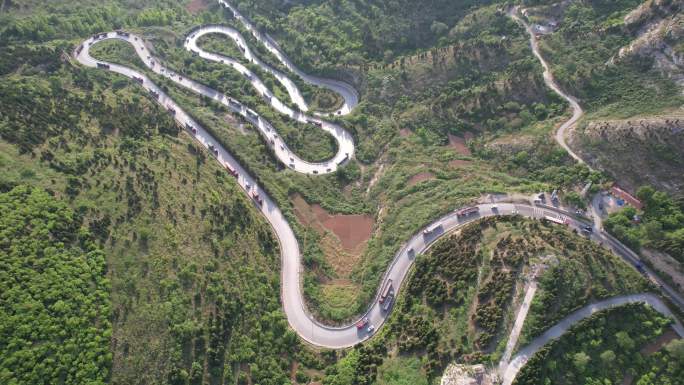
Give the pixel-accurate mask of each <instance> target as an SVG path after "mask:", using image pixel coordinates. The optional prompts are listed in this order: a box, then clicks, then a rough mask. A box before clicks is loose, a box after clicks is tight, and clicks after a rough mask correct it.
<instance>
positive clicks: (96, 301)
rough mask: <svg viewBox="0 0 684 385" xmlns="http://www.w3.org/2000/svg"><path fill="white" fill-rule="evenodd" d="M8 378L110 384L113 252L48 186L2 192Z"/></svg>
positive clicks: (3, 357)
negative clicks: (108, 257) (109, 259)
mask: <svg viewBox="0 0 684 385" xmlns="http://www.w3.org/2000/svg"><path fill="white" fill-rule="evenodd" d="M0 211H1V212H2V217H0V239H1V240H0V282H1V284H0V292H2V295H0V381H1V382H2V383H3V384H40V383H45V384H47V383H51V384H63V383H84V382H88V383H89V384H93V385H98V384H105V383H106V382H107V380H108V379H109V376H110V369H111V365H112V354H111V353H110V352H109V338H111V335H112V328H111V324H110V322H109V319H110V318H111V304H110V298H109V289H110V287H109V281H108V280H107V279H106V277H105V275H106V271H107V268H106V264H105V256H104V253H103V252H102V250H100V248H99V247H98V246H97V244H96V243H95V242H93V237H92V235H91V234H90V233H89V232H88V231H87V230H86V229H85V228H82V227H81V224H82V223H81V216H80V215H78V214H76V213H75V212H74V211H73V210H72V209H71V208H70V207H68V206H67V205H66V204H65V203H64V202H60V201H58V200H57V199H55V198H53V197H51V196H50V195H48V194H47V192H45V191H44V190H41V189H32V188H30V187H27V186H18V187H16V188H14V189H12V190H11V191H9V192H3V193H0Z"/></svg>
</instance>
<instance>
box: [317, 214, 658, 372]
mask: <svg viewBox="0 0 684 385" xmlns="http://www.w3.org/2000/svg"><path fill="white" fill-rule="evenodd" d="M530 280H538V281H539V282H540V289H539V291H538V293H537V294H536V296H535V300H534V303H533V305H532V308H531V310H530V314H529V315H528V317H527V320H526V323H525V329H524V335H523V340H521V341H520V342H519V343H520V346H523V345H524V344H525V341H527V340H529V339H531V338H533V337H535V336H537V335H539V334H540V333H541V331H543V330H546V328H548V327H549V326H550V325H552V324H554V323H555V322H556V321H557V320H559V319H561V318H563V317H564V316H566V315H568V314H569V313H571V312H572V311H573V310H575V309H577V308H580V307H582V306H584V305H585V304H587V303H590V302H593V301H596V300H598V299H601V298H608V297H611V296H615V295H617V294H624V293H634V292H641V291H643V290H649V289H647V284H646V282H645V281H644V280H643V279H642V278H640V277H639V276H638V274H636V272H634V271H633V270H632V269H630V268H629V267H628V266H627V265H625V264H624V262H622V261H621V260H619V259H616V258H615V257H614V256H612V255H610V254H608V253H606V252H605V250H603V249H602V248H600V247H597V246H595V245H593V244H591V243H590V242H588V241H587V240H585V239H583V238H581V237H580V236H578V235H575V234H572V233H571V232H569V231H567V230H565V229H563V228H562V227H559V226H556V225H553V224H550V223H538V222H534V221H529V220H525V219H522V218H520V217H510V218H501V219H490V218H488V219H483V220H480V221H479V222H476V223H473V224H470V225H468V226H466V227H465V228H463V229H462V230H460V231H459V232H456V233H454V234H451V235H449V236H447V237H446V238H445V239H442V240H440V241H438V242H437V243H436V244H435V245H434V246H432V247H431V248H430V251H429V252H428V253H427V254H426V255H424V256H422V257H421V259H419V260H418V261H417V263H416V267H415V269H414V271H413V272H412V274H411V277H410V278H409V281H408V282H407V284H406V287H405V288H404V289H403V290H402V292H401V295H400V297H399V299H398V303H397V305H396V306H395V309H394V311H393V313H392V316H391V318H390V321H389V324H388V325H387V327H386V329H385V330H383V332H382V334H381V337H380V338H379V339H377V340H373V341H371V342H370V343H369V344H367V346H363V347H360V348H357V349H354V350H353V351H351V352H350V353H349V355H347V356H346V357H345V358H344V359H343V360H342V361H340V363H338V365H337V367H336V368H335V371H333V374H334V377H333V378H331V379H330V381H331V382H328V383H330V384H336V383H338V382H335V379H336V378H340V377H342V376H343V374H342V373H343V370H344V369H343V368H344V367H346V366H347V365H350V366H351V367H352V368H353V372H354V373H355V375H354V376H353V380H352V381H350V383H359V384H373V383H379V384H385V383H387V384H398V383H400V382H398V381H397V382H395V381H396V380H397V379H398V378H412V377H411V376H412V373H415V371H419V372H420V373H421V375H424V376H426V377H427V380H428V382H427V383H433V382H434V380H435V379H438V378H439V377H440V376H441V374H442V371H443V370H444V368H445V367H446V365H447V364H449V363H451V362H457V363H461V364H478V363H481V364H485V365H486V366H491V365H495V364H496V363H497V362H498V360H499V359H500V358H501V355H502V354H503V351H504V348H505V347H506V342H507V339H508V335H509V333H510V329H511V327H512V323H513V320H514V318H515V312H516V311H517V310H516V309H517V307H518V306H519V304H520V302H521V299H522V296H523V294H524V292H525V287H526V284H527V282H529V281H530ZM560 288H563V289H560ZM407 367H411V368H412V369H411V370H406V368H407ZM402 368H404V369H402ZM339 383H345V382H339Z"/></svg>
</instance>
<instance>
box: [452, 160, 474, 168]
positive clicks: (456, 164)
mask: <svg viewBox="0 0 684 385" xmlns="http://www.w3.org/2000/svg"><path fill="white" fill-rule="evenodd" d="M470 163H471V162H470V161H469V160H463V159H454V160H452V161H451V162H449V166H451V167H461V166H467V165H469V164H470Z"/></svg>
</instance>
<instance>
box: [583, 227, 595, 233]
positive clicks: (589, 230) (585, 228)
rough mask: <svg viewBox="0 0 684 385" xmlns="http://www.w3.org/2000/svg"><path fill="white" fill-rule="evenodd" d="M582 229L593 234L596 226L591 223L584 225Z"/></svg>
mask: <svg viewBox="0 0 684 385" xmlns="http://www.w3.org/2000/svg"><path fill="white" fill-rule="evenodd" d="M582 231H584V232H585V233H587V234H591V233H593V232H594V228H593V227H591V226H589V225H582Z"/></svg>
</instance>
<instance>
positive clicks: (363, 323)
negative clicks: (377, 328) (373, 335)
mask: <svg viewBox="0 0 684 385" xmlns="http://www.w3.org/2000/svg"><path fill="white" fill-rule="evenodd" d="M368 322H369V320H368V317H363V318H362V319H360V320H359V322H357V323H356V328H357V329H359V330H361V329H363V328H364V327H366V325H368Z"/></svg>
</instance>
